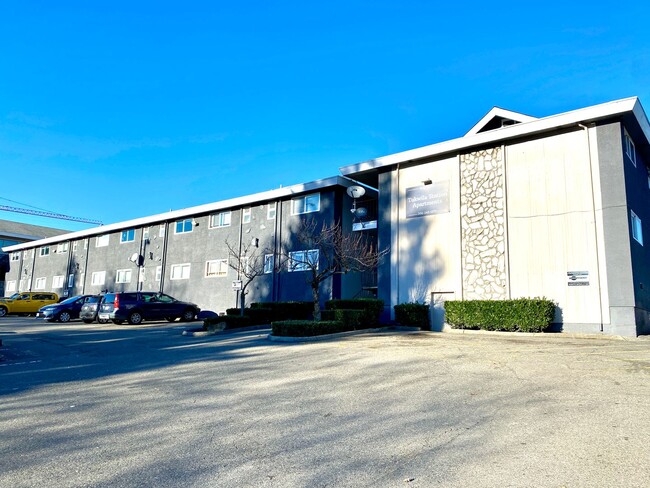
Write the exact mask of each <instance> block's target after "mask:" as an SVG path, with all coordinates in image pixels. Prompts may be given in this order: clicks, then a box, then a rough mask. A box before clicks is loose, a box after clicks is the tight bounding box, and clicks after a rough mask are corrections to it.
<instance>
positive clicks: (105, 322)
mask: <svg viewBox="0 0 650 488" xmlns="http://www.w3.org/2000/svg"><path fill="white" fill-rule="evenodd" d="M97 322H99V323H100V324H108V323H109V322H110V320H108V319H97ZM113 322H115V321H113ZM119 322H120V324H121V323H122V321H121V320H120V321H119ZM115 323H117V322H115Z"/></svg>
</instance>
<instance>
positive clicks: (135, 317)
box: [129, 312, 142, 325]
mask: <svg viewBox="0 0 650 488" xmlns="http://www.w3.org/2000/svg"><path fill="white" fill-rule="evenodd" d="M141 323H142V315H141V314H140V312H131V315H129V324H131V325H139V324H141Z"/></svg>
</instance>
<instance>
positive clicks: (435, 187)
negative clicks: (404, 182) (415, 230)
mask: <svg viewBox="0 0 650 488" xmlns="http://www.w3.org/2000/svg"><path fill="white" fill-rule="evenodd" d="M447 212H449V181H436V182H434V183H431V184H430V185H424V186H414V187H412V188H407V189H406V218H407V219H410V218H413V217H423V216H425V215H435V214H441V213H447Z"/></svg>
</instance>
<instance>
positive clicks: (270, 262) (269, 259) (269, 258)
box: [264, 254, 275, 274]
mask: <svg viewBox="0 0 650 488" xmlns="http://www.w3.org/2000/svg"><path fill="white" fill-rule="evenodd" d="M274 264H275V256H273V254H265V255H264V273H266V274H268V273H273V268H274Z"/></svg>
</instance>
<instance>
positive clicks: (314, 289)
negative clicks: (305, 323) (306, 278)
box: [311, 283, 320, 321]
mask: <svg viewBox="0 0 650 488" xmlns="http://www.w3.org/2000/svg"><path fill="white" fill-rule="evenodd" d="M311 296H312V298H313V300H314V320H316V321H318V320H320V294H319V283H316V284H315V285H314V284H313V283H312V285H311Z"/></svg>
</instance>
